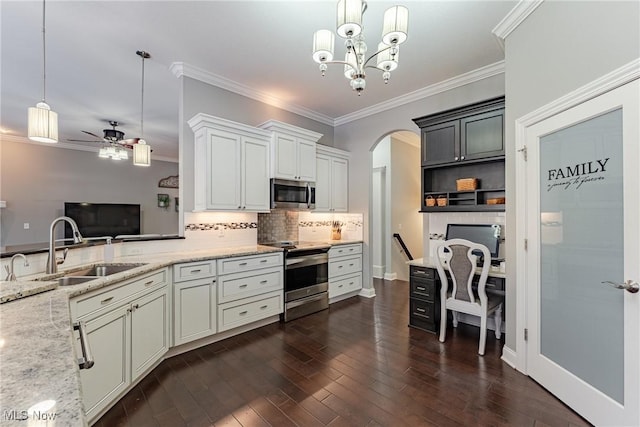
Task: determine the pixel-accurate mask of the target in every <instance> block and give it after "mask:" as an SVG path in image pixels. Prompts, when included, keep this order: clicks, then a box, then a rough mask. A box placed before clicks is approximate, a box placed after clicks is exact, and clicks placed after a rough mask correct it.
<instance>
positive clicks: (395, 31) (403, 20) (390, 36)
mask: <svg viewBox="0 0 640 427" xmlns="http://www.w3.org/2000/svg"><path fill="white" fill-rule="evenodd" d="M408 28H409V9H407V8H406V7H404V6H393V7H390V8H389V9H387V10H386V11H385V12H384V22H383V24H382V41H383V42H384V43H385V44H386V45H388V46H393V45H398V44H400V43H402V42H404V41H405V40H407V32H408Z"/></svg>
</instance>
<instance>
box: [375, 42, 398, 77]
mask: <svg viewBox="0 0 640 427" xmlns="http://www.w3.org/2000/svg"><path fill="white" fill-rule="evenodd" d="M393 49H395V54H394V55H391V52H392V50H393ZM378 50H379V51H380V53H379V54H378V56H377V63H376V66H377V67H378V68H379V69H381V70H383V71H393V70H395V69H396V68H398V56H399V53H400V52H399V50H398V48H397V47H390V46H387V45H386V44H384V43H380V44H378Z"/></svg>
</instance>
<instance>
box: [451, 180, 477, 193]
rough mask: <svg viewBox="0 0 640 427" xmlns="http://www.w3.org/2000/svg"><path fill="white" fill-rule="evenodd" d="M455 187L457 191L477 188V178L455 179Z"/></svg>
mask: <svg viewBox="0 0 640 427" xmlns="http://www.w3.org/2000/svg"><path fill="white" fill-rule="evenodd" d="M456 188H457V190H458V191H472V190H475V189H477V188H478V179H477V178H462V179H456Z"/></svg>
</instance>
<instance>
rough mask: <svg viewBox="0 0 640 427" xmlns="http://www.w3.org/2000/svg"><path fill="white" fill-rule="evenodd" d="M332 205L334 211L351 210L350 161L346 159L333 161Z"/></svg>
mask: <svg viewBox="0 0 640 427" xmlns="http://www.w3.org/2000/svg"><path fill="white" fill-rule="evenodd" d="M317 191H318V190H317V188H316V197H317V194H318V193H317ZM331 206H332V211H334V212H347V211H348V210H349V162H348V161H347V160H345V159H332V161H331Z"/></svg>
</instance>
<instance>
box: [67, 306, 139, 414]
mask: <svg viewBox="0 0 640 427" xmlns="http://www.w3.org/2000/svg"><path fill="white" fill-rule="evenodd" d="M128 309H129V305H125V306H120V307H118V308H117V309H115V310H112V311H109V312H107V313H105V314H103V315H100V316H98V317H95V318H93V319H90V320H85V322H86V326H87V336H88V338H89V346H90V348H91V352H92V354H93V359H94V361H95V365H93V367H92V368H90V369H81V370H80V381H81V383H82V400H83V402H84V407H85V409H86V411H87V412H86V413H87V418H88V419H89V420H91V418H93V417H94V416H95V415H96V414H97V413H99V412H100V411H101V410H102V409H104V408H105V407H106V406H107V405H109V403H111V402H112V401H113V400H114V399H115V398H116V397H117V396H118V395H119V394H120V393H121V392H122V391H123V390H125V389H126V388H127V386H128V385H129V363H128V360H129V332H128V331H129V311H128ZM76 353H77V354H82V349H81V347H80V340H79V339H77V340H76Z"/></svg>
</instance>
